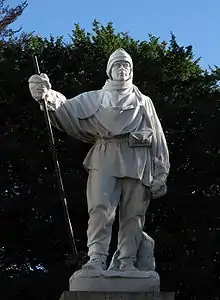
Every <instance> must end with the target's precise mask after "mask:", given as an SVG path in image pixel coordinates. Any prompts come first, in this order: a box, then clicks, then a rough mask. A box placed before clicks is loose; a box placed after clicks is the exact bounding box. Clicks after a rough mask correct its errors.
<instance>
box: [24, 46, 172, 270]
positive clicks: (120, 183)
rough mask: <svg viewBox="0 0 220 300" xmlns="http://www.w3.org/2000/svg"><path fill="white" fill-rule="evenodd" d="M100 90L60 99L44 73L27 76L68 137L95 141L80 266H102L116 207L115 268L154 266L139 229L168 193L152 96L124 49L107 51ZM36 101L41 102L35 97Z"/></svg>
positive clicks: (165, 152) (89, 160) (33, 91)
mask: <svg viewBox="0 0 220 300" xmlns="http://www.w3.org/2000/svg"><path fill="white" fill-rule="evenodd" d="M106 72H107V75H108V78H109V79H107V81H106V82H105V85H104V86H103V88H102V89H100V90H95V91H90V92H85V93H82V94H80V95H78V96H76V97H74V98H72V99H66V97H65V96H64V95H62V94H61V93H59V92H57V91H54V90H52V89H51V84H50V82H49V78H48V77H47V76H46V75H45V74H41V75H40V76H39V75H33V76H31V77H30V79H29V88H30V92H31V95H32V97H33V98H34V99H35V100H37V101H39V100H40V99H42V98H43V97H45V99H46V103H47V107H48V110H49V114H50V119H51V122H52V124H53V125H54V126H56V127H57V128H58V129H60V130H62V131H65V132H66V133H68V134H69V135H71V136H73V137H74V138H77V139H80V140H82V141H85V142H91V143H93V144H94V145H93V147H92V148H91V150H90V151H89V153H88V155H87V156H86V158H85V161H84V166H85V168H86V169H87V170H88V172H89V176H88V183H87V203H88V213H89V222H88V231H87V235H88V243H87V245H88V256H89V261H88V262H87V263H86V264H85V265H84V266H83V268H87V269H92V270H94V269H95V270H100V271H102V270H105V269H106V259H107V255H108V251H109V243H110V239H111V233H112V225H113V222H114V219H115V212H116V208H117V206H118V205H119V224H120V225H119V232H118V247H117V251H116V252H115V254H114V257H113V260H112V262H111V264H110V269H117V270H124V271H126V270H145V271H149V270H154V255H153V247H154V241H153V240H152V239H151V238H150V237H149V236H148V235H147V234H146V233H144V232H143V231H142V229H143V226H144V222H145V213H146V210H147V208H148V205H149V202H150V200H151V199H152V198H153V199H155V198H158V197H161V196H163V195H164V194H165V193H166V180H167V176H168V173H169V167H170V165H169V153H168V149H167V144H166V140H165V137H164V133H163V130H162V127H161V124H160V121H159V119H158V117H157V114H156V111H155V108H154V105H153V103H152V101H151V99H150V98H149V97H147V96H145V95H143V94H142V93H141V92H140V91H139V89H138V88H137V87H136V86H135V85H133V83H132V80H133V62H132V59H131V56H130V55H129V54H128V53H127V52H126V51H124V50H123V49H121V48H120V49H117V50H116V51H115V52H114V53H112V54H111V56H110V57H109V60H108V64H107V70H106ZM39 103H40V102H39Z"/></svg>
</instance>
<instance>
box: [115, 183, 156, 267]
mask: <svg viewBox="0 0 220 300" xmlns="http://www.w3.org/2000/svg"><path fill="white" fill-rule="evenodd" d="M121 187H122V194H121V199H120V204H119V218H120V219H119V234H118V250H119V253H120V254H119V257H118V259H119V260H125V259H132V260H133V262H135V261H136V255H137V251H138V249H139V247H140V243H141V241H142V229H143V227H144V222H145V213H146V210H147V207H148V205H149V202H150V197H149V192H148V190H147V188H146V187H145V186H144V185H143V184H142V183H141V182H140V181H139V180H135V179H122V180H121Z"/></svg>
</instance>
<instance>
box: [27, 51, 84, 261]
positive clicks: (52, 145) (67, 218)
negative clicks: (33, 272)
mask: <svg viewBox="0 0 220 300" xmlns="http://www.w3.org/2000/svg"><path fill="white" fill-rule="evenodd" d="M33 60H34V67H35V72H36V74H38V75H40V68H39V65H38V60H37V56H35V55H34V56H33ZM42 104H43V111H44V117H45V121H46V126H47V131H48V136H49V143H50V149H51V152H52V155H53V162H54V166H55V172H56V176H57V184H58V188H59V193H60V199H61V202H62V204H63V209H64V215H65V221H66V225H67V228H68V232H69V238H70V244H71V250H72V258H73V262H76V261H77V256H78V253H77V249H76V243H75V239H74V234H73V228H72V224H71V221H70V216H69V210H68V206H67V201H66V196H65V191H64V187H63V180H62V176H61V172H60V166H59V161H58V158H57V152H56V146H55V141H54V136H53V131H52V127H51V123H50V118H49V113H48V109H47V105H46V100H45V99H42Z"/></svg>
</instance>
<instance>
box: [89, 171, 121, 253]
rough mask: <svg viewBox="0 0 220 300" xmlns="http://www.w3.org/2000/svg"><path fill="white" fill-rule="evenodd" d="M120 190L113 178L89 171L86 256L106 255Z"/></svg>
mask: <svg viewBox="0 0 220 300" xmlns="http://www.w3.org/2000/svg"><path fill="white" fill-rule="evenodd" d="M120 193H121V189H120V186H119V184H118V180H117V179H116V178H115V177H111V176H109V175H107V172H105V173H104V172H101V171H98V170H91V171H90V173H89V177H88V182H87V203H88V213H89V222H88V230H87V238H88V242H87V246H88V250H89V251H88V255H89V257H90V258H91V257H92V256H95V255H106V256H107V255H108V251H109V244H110V240H111V233H112V225H113V222H114V219H115V212H116V208H117V205H118V202H119V199H120Z"/></svg>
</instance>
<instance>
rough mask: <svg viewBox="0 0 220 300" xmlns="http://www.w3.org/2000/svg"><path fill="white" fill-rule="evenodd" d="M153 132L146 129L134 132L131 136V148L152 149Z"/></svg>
mask: <svg viewBox="0 0 220 300" xmlns="http://www.w3.org/2000/svg"><path fill="white" fill-rule="evenodd" d="M152 137H153V130H152V129H150V128H149V129H146V130H141V131H133V132H131V133H130V135H129V145H130V147H150V146H151V144H152Z"/></svg>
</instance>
